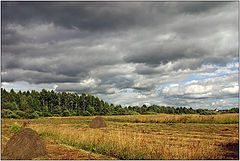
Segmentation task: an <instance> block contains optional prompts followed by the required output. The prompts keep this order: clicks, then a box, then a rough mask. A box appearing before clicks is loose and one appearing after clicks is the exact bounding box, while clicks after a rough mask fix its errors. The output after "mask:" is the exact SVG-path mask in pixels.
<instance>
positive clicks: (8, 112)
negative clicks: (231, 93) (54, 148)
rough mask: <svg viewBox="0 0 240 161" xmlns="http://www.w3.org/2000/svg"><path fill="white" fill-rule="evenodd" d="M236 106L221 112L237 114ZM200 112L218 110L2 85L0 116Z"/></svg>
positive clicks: (213, 112)
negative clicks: (129, 102) (125, 102)
mask: <svg viewBox="0 0 240 161" xmlns="http://www.w3.org/2000/svg"><path fill="white" fill-rule="evenodd" d="M238 112H239V108H237V107H236V108H232V109H230V110H225V111H222V112H221V113H238ZM157 113H166V114H200V115H214V114H217V112H215V111H212V110H208V109H193V108H191V107H190V108H186V107H169V106H167V107H166V106H159V105H151V106H146V105H142V106H126V107H122V106H121V105H113V104H109V103H107V102H105V101H103V100H102V99H99V98H98V97H96V96H93V95H91V94H86V93H82V94H81V95H79V94H77V93H71V92H55V91H53V90H51V91H47V90H45V89H42V91H40V92H38V91H36V90H32V91H23V92H22V91H21V90H20V91H18V92H15V91H14V89H11V90H10V92H8V91H7V90H6V89H4V88H1V117H2V118H16V119H20V118H25V119H34V118H39V117H67V116H94V115H146V114H157Z"/></svg>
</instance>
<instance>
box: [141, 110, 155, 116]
mask: <svg viewBox="0 0 240 161" xmlns="http://www.w3.org/2000/svg"><path fill="white" fill-rule="evenodd" d="M156 114H157V113H156V112H153V111H147V112H144V113H142V115H156Z"/></svg>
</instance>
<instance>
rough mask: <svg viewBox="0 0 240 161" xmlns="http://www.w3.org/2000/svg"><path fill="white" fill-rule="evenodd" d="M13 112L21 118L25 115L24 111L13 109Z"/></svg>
mask: <svg viewBox="0 0 240 161" xmlns="http://www.w3.org/2000/svg"><path fill="white" fill-rule="evenodd" d="M15 113H16V114H17V115H18V116H19V117H21V118H25V116H26V112H24V111H20V110H17V111H15Z"/></svg>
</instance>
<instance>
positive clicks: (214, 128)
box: [1, 114, 239, 160]
mask: <svg viewBox="0 0 240 161" xmlns="http://www.w3.org/2000/svg"><path fill="white" fill-rule="evenodd" d="M93 118H94V117H90V116H89V117H66V118H63V117H56V118H42V119H33V120H10V119H2V133H1V136H2V137H1V138H2V139H1V140H2V150H3V148H4V145H5V144H6V142H7V140H8V139H9V138H7V136H11V135H12V134H13V133H14V131H16V130H18V128H20V127H21V126H22V125H23V122H25V121H30V125H29V127H30V128H32V129H34V130H36V131H37V132H38V133H39V134H40V135H41V137H43V138H44V140H45V142H46V144H47V149H48V151H49V152H52V151H54V150H52V149H51V145H50V144H53V142H57V143H58V145H64V146H65V148H66V147H68V148H69V147H71V148H74V151H78V152H79V151H81V150H80V149H83V150H85V151H84V152H83V151H82V153H84V154H82V155H75V153H76V152H74V153H73V152H69V151H68V150H63V151H65V152H64V153H65V155H64V158H61V157H60V158H59V157H57V155H60V154H53V155H55V156H56V157H55V158H54V157H53V158H49V155H48V156H43V157H41V158H36V159H77V160H80V159H84V160H86V159H102V160H103V159H135V160H136V159H164V160H173V159H178V160H186V159H190V160H194V159H238V155H239V154H238V147H239V139H238V138H239V114H222V115H214V116H203V115H169V114H159V115H136V116H130V115H129V116H103V118H104V119H105V120H106V123H107V125H108V127H106V128H101V129H91V128H89V123H90V121H91V120H92V119H93ZM49 139H50V140H53V141H52V142H51V141H48V140H49ZM60 151H61V150H60ZM70 151H71V150H70ZM86 151H87V152H91V155H92V156H94V157H79V156H84V155H85V153H86ZM86 156H89V155H86ZM111 157H112V158H111Z"/></svg>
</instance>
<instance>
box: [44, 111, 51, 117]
mask: <svg viewBox="0 0 240 161" xmlns="http://www.w3.org/2000/svg"><path fill="white" fill-rule="evenodd" d="M42 115H43V116H44V117H52V114H51V113H50V112H43V113H42Z"/></svg>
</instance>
